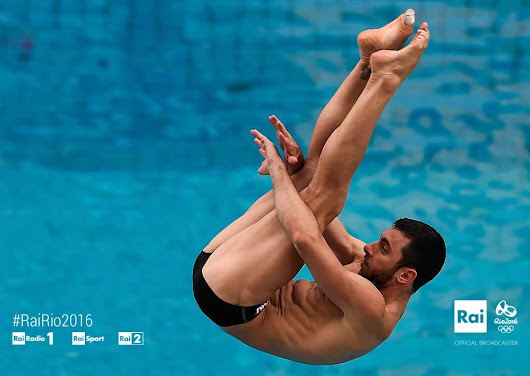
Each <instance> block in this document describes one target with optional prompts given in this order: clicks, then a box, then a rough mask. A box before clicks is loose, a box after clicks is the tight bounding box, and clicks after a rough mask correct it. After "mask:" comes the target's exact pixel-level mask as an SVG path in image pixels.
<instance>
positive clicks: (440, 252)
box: [392, 218, 446, 293]
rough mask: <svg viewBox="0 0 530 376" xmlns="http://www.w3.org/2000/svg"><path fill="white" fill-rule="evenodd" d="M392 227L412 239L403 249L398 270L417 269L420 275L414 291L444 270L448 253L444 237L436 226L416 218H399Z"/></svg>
mask: <svg viewBox="0 0 530 376" xmlns="http://www.w3.org/2000/svg"><path fill="white" fill-rule="evenodd" d="M392 227H393V228H395V229H397V230H399V232H401V233H402V234H403V235H404V236H405V237H406V238H407V239H410V243H409V245H407V246H406V247H403V249H402V250H401V252H402V254H403V256H402V257H401V260H399V262H398V264H397V266H396V270H397V269H399V268H402V267H409V268H413V269H414V270H416V272H417V273H418V275H417V276H416V279H415V280H414V282H413V284H412V292H413V293H414V292H416V291H418V289H419V288H420V287H421V286H423V285H424V284H426V283H427V282H429V281H430V280H432V279H433V278H434V277H435V276H436V275H437V274H438V273H439V272H440V270H442V266H443V264H444V262H445V254H446V252H445V242H444V239H443V238H442V236H441V235H440V234H439V233H438V231H436V230H435V229H434V228H432V227H431V226H429V225H428V224H426V223H423V222H420V221H416V220H414V219H409V218H402V219H398V220H397V221H395V222H394V224H393V225H392Z"/></svg>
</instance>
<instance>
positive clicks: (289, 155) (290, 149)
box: [269, 115, 305, 175]
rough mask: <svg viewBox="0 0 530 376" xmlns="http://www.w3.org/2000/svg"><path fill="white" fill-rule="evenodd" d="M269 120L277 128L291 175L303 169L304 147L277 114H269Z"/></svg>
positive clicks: (277, 134)
mask: <svg viewBox="0 0 530 376" xmlns="http://www.w3.org/2000/svg"><path fill="white" fill-rule="evenodd" d="M269 121H270V122H271V124H272V126H273V127H274V129H276V136H277V137H278V142H279V143H280V147H281V148H282V150H283V156H284V159H285V163H286V164H287V170H288V171H289V175H293V174H296V173H297V172H298V171H300V170H301V169H302V167H303V166H304V162H305V159H304V153H303V152H302V149H301V148H300V146H298V144H297V143H296V141H295V140H294V138H293V136H291V134H290V133H289V132H288V131H287V129H286V128H285V125H283V123H282V122H281V121H280V119H278V118H277V117H276V115H271V116H269Z"/></svg>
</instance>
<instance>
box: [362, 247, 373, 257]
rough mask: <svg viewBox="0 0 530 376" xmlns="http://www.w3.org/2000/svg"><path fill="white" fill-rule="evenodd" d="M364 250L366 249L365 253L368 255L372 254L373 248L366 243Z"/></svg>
mask: <svg viewBox="0 0 530 376" xmlns="http://www.w3.org/2000/svg"><path fill="white" fill-rule="evenodd" d="M363 250H364V253H366V254H367V255H368V256H372V249H371V247H370V245H369V244H366V245H365V246H364V248H363Z"/></svg>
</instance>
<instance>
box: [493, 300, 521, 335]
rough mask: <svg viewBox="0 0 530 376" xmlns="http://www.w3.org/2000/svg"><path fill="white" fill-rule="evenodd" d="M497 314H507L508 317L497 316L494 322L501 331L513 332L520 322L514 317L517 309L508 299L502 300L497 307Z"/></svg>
mask: <svg viewBox="0 0 530 376" xmlns="http://www.w3.org/2000/svg"><path fill="white" fill-rule="evenodd" d="M495 313H496V314H497V316H506V318H503V319H501V318H499V317H496V318H495V321H493V323H494V324H496V325H497V330H498V331H499V332H501V333H504V334H506V333H511V332H513V331H514V330H515V325H517V324H518V321H517V318H513V317H515V316H516V315H517V309H516V308H515V307H513V306H511V305H509V304H508V303H506V300H501V301H500V302H499V304H497V308H495Z"/></svg>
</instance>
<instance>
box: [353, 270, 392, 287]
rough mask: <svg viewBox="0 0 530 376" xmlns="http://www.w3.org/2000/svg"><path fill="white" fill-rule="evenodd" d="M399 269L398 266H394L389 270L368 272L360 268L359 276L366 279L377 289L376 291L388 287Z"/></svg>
mask: <svg viewBox="0 0 530 376" xmlns="http://www.w3.org/2000/svg"><path fill="white" fill-rule="evenodd" d="M398 269H399V266H396V267H394V268H392V269H390V270H380V271H369V270H366V269H365V268H363V267H361V271H360V272H359V275H360V276H361V277H364V278H366V279H367V280H369V281H370V282H372V283H373V284H374V286H375V287H377V289H378V290H382V289H384V288H385V287H387V286H388V284H389V282H390V281H391V280H392V277H393V276H394V273H395V272H396V271H397V270H398Z"/></svg>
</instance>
